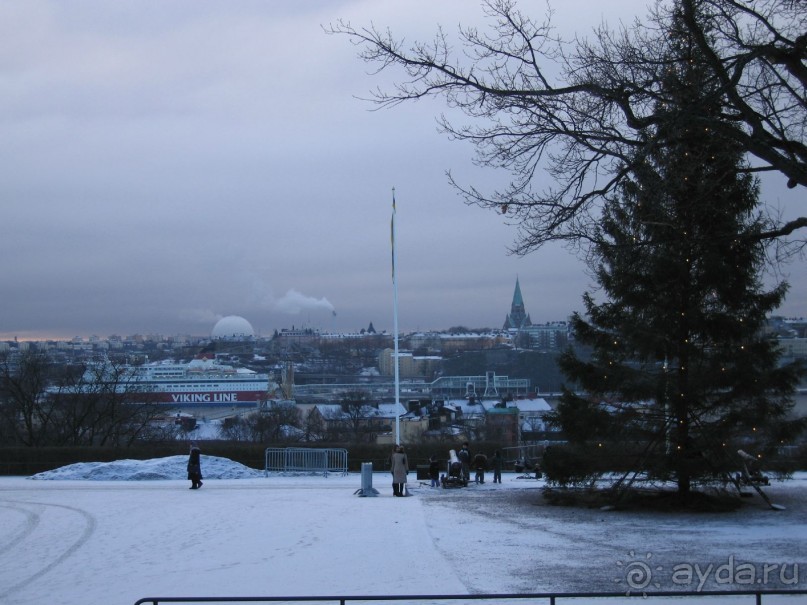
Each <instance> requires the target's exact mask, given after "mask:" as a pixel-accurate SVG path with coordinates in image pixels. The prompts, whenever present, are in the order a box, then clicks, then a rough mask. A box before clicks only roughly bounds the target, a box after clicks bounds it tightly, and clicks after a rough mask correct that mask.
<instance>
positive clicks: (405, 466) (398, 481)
mask: <svg viewBox="0 0 807 605" xmlns="http://www.w3.org/2000/svg"><path fill="white" fill-rule="evenodd" d="M390 470H391V471H392V495H393V496H405V495H406V487H405V485H406V475H407V474H408V473H409V461H408V460H407V459H406V452H405V451H404V447H403V446H402V445H396V446H395V451H394V452H393V454H392V460H391V463H390Z"/></svg>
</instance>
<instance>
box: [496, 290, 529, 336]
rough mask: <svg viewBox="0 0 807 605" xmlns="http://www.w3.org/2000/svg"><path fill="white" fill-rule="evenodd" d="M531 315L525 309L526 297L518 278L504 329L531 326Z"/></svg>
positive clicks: (518, 328)
mask: <svg viewBox="0 0 807 605" xmlns="http://www.w3.org/2000/svg"><path fill="white" fill-rule="evenodd" d="M531 325H532V322H531V321H530V316H529V315H528V314H527V312H526V311H525V310H524V299H523V298H521V285H520V284H519V283H518V278H516V289H515V292H513V303H512V304H511V305H510V313H509V314H508V315H507V317H506V318H505V320H504V326H503V328H502V329H504V330H520V329H521V328H526V327H527V326H531Z"/></svg>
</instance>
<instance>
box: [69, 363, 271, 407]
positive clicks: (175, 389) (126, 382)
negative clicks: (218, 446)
mask: <svg viewBox="0 0 807 605" xmlns="http://www.w3.org/2000/svg"><path fill="white" fill-rule="evenodd" d="M113 376H116V378H115V379H114V382H115V390H116V391H118V392H126V393H132V394H140V393H143V394H147V396H146V397H144V399H146V400H148V402H149V403H160V404H172V405H175V406H182V407H183V408H192V407H215V406H255V405H257V404H258V403H259V402H261V401H265V400H266V399H267V398H268V397H269V392H270V390H274V389H276V387H277V385H276V384H275V383H272V382H270V380H269V375H268V374H261V373H258V372H254V371H253V370H249V369H247V368H234V367H233V366H230V365H225V364H223V363H220V362H219V361H218V360H216V359H209V358H204V357H203V358H197V359H193V360H192V361H190V362H189V363H177V362H175V361H173V360H165V361H155V362H151V363H144V364H143V365H137V366H131V365H124V366H118V367H114V368H113V367H112V366H109V365H108V364H105V367H104V368H103V369H102V370H101V371H99V369H98V367H90V368H88V369H87V372H86V373H85V379H84V384H85V388H92V385H93V384H95V385H97V384H98V383H99V382H109V381H111V380H112V379H113Z"/></svg>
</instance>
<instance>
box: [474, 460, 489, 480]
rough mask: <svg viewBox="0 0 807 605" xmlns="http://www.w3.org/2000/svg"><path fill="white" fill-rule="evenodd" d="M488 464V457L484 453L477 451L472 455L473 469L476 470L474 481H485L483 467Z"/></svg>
mask: <svg viewBox="0 0 807 605" xmlns="http://www.w3.org/2000/svg"><path fill="white" fill-rule="evenodd" d="M487 466H488V457H487V456H485V454H482V453H479V454H477V455H476V456H474V469H475V470H476V482H477V483H480V484H481V483H484V482H485V469H486V468H487Z"/></svg>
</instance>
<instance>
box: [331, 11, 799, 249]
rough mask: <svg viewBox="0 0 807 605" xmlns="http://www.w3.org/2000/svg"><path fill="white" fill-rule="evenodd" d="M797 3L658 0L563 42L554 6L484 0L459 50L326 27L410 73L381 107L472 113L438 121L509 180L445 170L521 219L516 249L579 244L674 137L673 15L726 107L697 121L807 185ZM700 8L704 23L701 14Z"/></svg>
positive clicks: (376, 97)
mask: <svg viewBox="0 0 807 605" xmlns="http://www.w3.org/2000/svg"><path fill="white" fill-rule="evenodd" d="M804 8H805V4H804V1H803V0H745V1H740V0H676V1H674V2H671V3H669V4H661V3H660V4H657V5H656V6H655V8H654V9H652V10H651V11H650V12H649V14H648V17H647V19H646V20H645V21H638V20H637V21H636V22H635V23H634V24H633V25H632V26H631V27H622V28H620V29H619V30H612V29H609V28H607V27H606V26H602V27H600V28H599V29H597V30H596V31H595V32H594V35H593V38H592V39H591V40H586V39H582V38H576V39H574V40H573V41H572V42H571V43H569V42H567V41H564V40H562V39H561V38H559V37H558V35H557V33H556V32H555V30H554V29H553V27H552V24H551V19H550V17H551V11H550V12H549V13H548V16H547V18H546V19H545V20H544V21H542V22H537V21H534V20H533V19H531V18H530V17H528V16H526V15H524V14H523V13H521V12H520V11H519V10H518V9H517V8H516V3H515V1H514V0H486V1H485V2H483V10H484V11H485V13H486V15H487V16H488V17H489V18H490V20H491V27H490V29H489V31H486V32H481V31H479V30H477V29H476V28H464V29H460V30H459V32H458V36H459V41H460V44H461V46H462V52H456V53H455V52H454V51H453V47H452V40H451V39H450V37H449V36H448V35H447V34H446V33H445V32H444V31H443V30H442V29H439V30H438V32H437V34H436V35H435V37H434V38H433V39H432V40H431V41H430V42H428V43H421V42H416V43H414V44H412V45H411V46H409V47H406V46H405V45H404V43H403V42H402V41H401V40H400V39H397V38H395V37H393V35H392V33H391V32H390V30H389V29H383V30H382V29H377V28H376V27H375V26H369V27H361V28H355V27H353V26H352V25H351V24H350V23H347V22H344V21H338V22H337V23H336V25H331V26H330V27H329V28H327V29H326V31H327V32H328V33H331V34H343V35H347V36H348V37H349V38H350V39H351V41H352V42H353V43H354V44H356V45H357V46H358V47H359V49H360V50H359V56H360V57H361V58H362V59H363V60H365V61H367V62H369V63H373V64H376V65H377V66H378V71H382V70H385V69H388V68H400V69H401V70H403V73H405V74H406V77H405V79H403V80H401V81H399V82H398V83H397V84H395V85H393V87H392V89H390V90H384V89H376V90H375V91H374V93H373V95H372V98H371V100H372V101H373V102H374V103H376V104H377V105H378V106H379V107H388V106H394V105H397V104H399V103H403V102H405V101H412V100H417V99H421V98H424V97H429V96H441V97H444V98H445V101H446V103H447V105H448V106H449V107H450V108H452V109H458V110H460V112H462V113H464V114H465V115H466V116H467V117H468V118H470V124H466V125H457V124H455V123H454V122H453V121H451V120H449V119H448V118H446V117H445V116H443V117H441V118H440V120H439V124H440V127H441V129H442V130H443V131H444V132H445V133H446V134H448V135H449V136H450V137H452V138H455V139H459V140H463V141H469V142H471V143H472V144H473V145H474V146H475V148H476V162H477V163H478V164H481V165H484V166H489V167H494V168H500V169H504V170H507V171H509V173H510V175H511V176H510V183H509V185H508V186H506V187H505V188H504V189H503V190H500V191H493V192H487V193H486V192H482V191H480V190H478V189H476V188H475V187H472V186H471V187H466V186H462V185H460V184H458V183H457V182H456V181H454V180H453V178H452V177H451V176H450V175H449V179H450V180H451V183H452V184H453V185H454V186H455V187H456V188H457V189H458V190H459V191H460V192H461V193H462V194H463V195H464V197H465V199H466V202H467V203H469V204H473V205H478V206H481V207H485V208H492V209H496V210H498V211H499V212H501V213H503V214H506V215H507V217H508V218H509V219H510V220H511V221H512V222H513V224H515V225H517V227H518V229H519V231H518V235H517V237H516V242H515V245H514V246H513V248H512V252H514V253H516V254H520V255H522V254H527V253H528V252H530V251H532V250H535V249H537V248H538V247H540V246H541V245H543V244H544V243H547V242H549V241H564V242H567V243H570V244H580V245H585V244H586V242H588V241H590V240H591V239H592V238H593V237H595V233H596V225H597V223H598V221H599V217H600V211H601V205H602V203H603V200H604V199H605V198H606V197H608V196H609V195H610V194H611V193H613V192H614V191H616V190H617V187H618V186H619V185H620V184H621V183H622V182H624V181H625V179H626V177H627V175H628V174H630V173H631V171H632V170H633V168H634V166H636V165H637V163H640V162H642V161H644V159H645V158H646V157H648V156H649V154H651V153H653V151H654V150H655V149H657V148H658V147H659V146H661V145H669V144H671V143H670V141H667V140H662V139H660V138H659V137H658V134H657V133H658V131H659V129H660V127H661V126H667V125H669V124H671V123H675V122H676V121H677V120H679V119H681V118H682V115H681V113H680V112H681V111H684V110H683V109H682V108H681V107H680V106H678V105H676V104H675V103H673V102H672V100H671V99H669V98H668V96H667V93H666V92H665V90H664V88H663V87H662V86H661V82H662V81H663V77H664V74H665V73H667V71H668V70H670V69H672V68H673V67H674V64H673V63H671V59H670V56H671V54H670V53H669V52H668V51H669V46H670V44H672V38H673V37H674V36H675V35H676V31H675V30H674V27H673V23H674V22H677V21H678V19H677V18H676V15H680V14H681V13H683V15H684V16H685V17H687V18H686V19H685V20H684V23H685V27H688V28H690V29H692V32H691V35H693V36H694V37H695V38H696V39H697V40H698V43H699V45H700V46H701V47H702V49H703V52H704V54H705V55H706V56H708V57H709V59H708V60H709V61H710V67H711V69H712V77H713V78H715V79H716V80H717V81H718V84H719V86H716V87H714V90H715V91H716V92H715V95H717V96H718V97H719V102H720V104H721V106H722V107H723V115H721V116H719V117H718V118H717V119H716V120H715V119H714V118H711V117H707V116H705V117H704V118H703V121H702V124H701V127H702V128H704V132H705V133H707V132H708V131H709V129H716V130H720V132H721V135H723V136H726V137H733V138H734V139H735V140H736V141H737V142H738V143H739V144H740V145H741V148H742V149H743V150H744V152H746V153H748V154H750V155H751V156H753V158H754V159H755V161H754V163H753V166H752V167H751V170H754V171H766V170H767V171H778V172H780V173H782V174H783V175H785V177H786V178H787V183H788V186H790V187H795V186H797V185H801V186H807V147H806V146H805V128H806V126H805V124H807V100H806V99H807V97H806V96H805V86H806V85H807V75H806V74H807V67H805V62H806V61H807V10H804ZM696 10H698V11H700V12H702V13H705V14H706V15H707V18H706V19H705V20H702V19H695V18H694V17H693V16H692V15H693V12H694V11H696ZM726 123H730V124H732V125H733V126H734V128H731V129H728V128H725V127H724V124H726ZM541 173H546V174H547V175H548V176H549V179H543V180H541V179H539V178H538V175H539V174H541ZM546 181H548V182H550V183H552V184H550V185H543V184H541V183H543V182H546ZM768 220H769V222H768V225H767V229H766V230H765V231H763V232H762V233H761V234H760V235H759V237H761V238H769V239H770V238H786V236H788V235H790V234H792V233H793V232H794V231H795V230H797V229H800V228H802V227H805V226H807V218H805V217H800V218H797V219H795V220H791V221H786V222H785V221H782V220H780V219H779V218H778V217H777V216H775V215H773V214H772V215H771V216H770V217H769V219H768Z"/></svg>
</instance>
